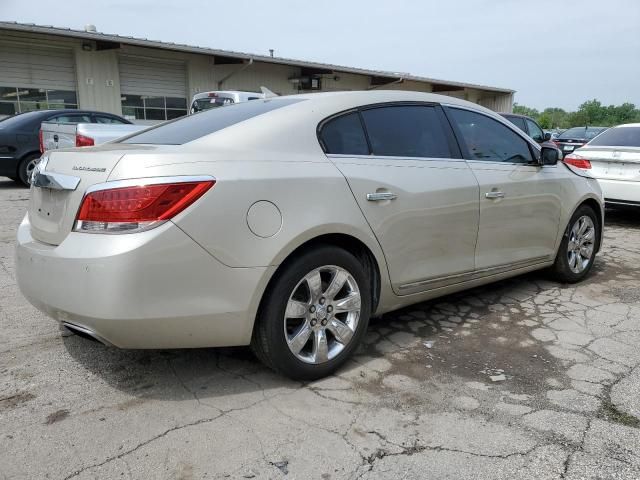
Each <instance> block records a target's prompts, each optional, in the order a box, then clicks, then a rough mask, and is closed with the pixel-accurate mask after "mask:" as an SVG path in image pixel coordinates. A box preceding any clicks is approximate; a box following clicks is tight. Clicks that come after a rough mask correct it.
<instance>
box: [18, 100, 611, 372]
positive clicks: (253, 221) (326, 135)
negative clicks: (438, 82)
mask: <svg viewBox="0 0 640 480" xmlns="http://www.w3.org/2000/svg"><path fill="white" fill-rule="evenodd" d="M602 205H603V201H602V194H601V191H600V188H599V186H598V183H597V181H596V180H594V179H591V178H588V177H585V176H584V173H583V172H581V171H580V170H578V169H575V168H574V167H572V166H570V165H566V164H564V163H558V159H557V151H556V150H555V149H545V148H543V149H541V148H540V147H539V146H538V145H537V144H536V143H535V142H534V141H533V140H531V139H530V138H529V137H527V136H526V135H525V134H524V133H523V132H521V131H520V130H518V129H517V128H516V127H514V126H513V125H511V124H510V123H509V122H508V121H506V120H504V119H503V118H502V117H500V116H498V115H497V114H495V113H493V112H491V111H489V110H487V109H485V108H483V107H480V106H478V105H475V104H472V103H468V102H465V101H462V100H457V99H455V98H451V97H445V96H439V95H432V94H426V93H416V92H400V91H369V92H340V93H322V94H312V95H298V96H290V97H278V98H271V99H265V100H253V101H251V102H247V103H240V104H237V105H233V106H228V107H224V108H218V109H214V110H209V111H206V112H202V113H199V114H196V115H192V116H189V117H186V118H181V119H178V120H175V121H172V122H168V123H165V124H162V125H160V126H157V127H153V128H150V129H148V130H145V131H143V132H141V133H136V134H133V135H131V136H129V137H126V138H124V139H120V140H119V141H116V142H115V143H110V144H106V145H103V146H99V147H92V148H82V149H71V150H66V151H64V150H63V151H55V152H51V153H46V154H45V155H44V156H43V158H42V161H41V162H40V164H39V165H38V167H37V169H36V171H35V172H34V175H33V178H32V187H31V200H30V205H29V211H28V214H27V215H26V217H25V218H24V220H23V222H22V224H21V225H20V227H19V230H18V242H17V275H18V281H19V285H20V288H21V289H22V292H23V293H24V295H25V296H26V297H27V298H28V299H29V300H30V301H31V302H32V303H33V304H34V305H35V306H36V307H38V308H39V309H41V310H42V311H44V312H46V313H47V314H49V315H50V316H51V317H53V318H54V319H56V320H57V321H59V322H61V323H62V324H63V325H65V326H66V327H67V328H69V329H71V330H73V331H75V332H76V333H78V334H81V335H85V336H90V337H93V338H94V339H97V340H99V341H101V342H103V343H105V344H110V345H114V346H116V347H121V348H185V347H217V346H231V345H249V344H250V345H251V346H252V347H253V350H254V351H255V352H256V354H257V356H258V357H259V358H260V359H261V360H262V361H264V362H265V363H266V364H267V365H269V366H270V367H272V368H274V369H275V370H277V371H279V372H282V373H284V374H285V375H288V376H290V377H294V378H301V379H313V378H318V377H322V376H324V375H327V374H329V373H330V372H332V371H333V370H335V369H336V368H337V367H338V366H340V365H341V364H342V363H344V362H345V360H347V359H348V358H349V356H350V355H351V354H352V353H353V351H354V350H355V348H356V347H357V346H358V344H359V343H360V341H361V339H362V337H363V335H364V334H365V331H366V329H367V323H368V321H369V317H370V316H371V315H380V314H382V313H384V312H387V311H390V310H394V309H397V308H399V307H402V306H405V305H409V304H412V303H416V302H420V301H423V300H426V299H430V298H433V297H437V296H440V295H445V294H448V293H452V292H456V291H459V290H463V289H467V288H470V287H474V286H477V285H482V284H485V283H489V282H493V281H496V280H500V279H503V278H506V277H510V276H514V275H519V274H522V273H524V272H529V271H532V270H537V269H542V268H549V269H550V271H551V272H552V273H553V275H555V277H556V278H557V279H558V280H559V281H562V282H577V281H580V280H582V279H583V278H584V277H585V276H586V275H587V274H588V272H589V270H590V269H591V266H592V264H593V261H594V257H595V254H596V252H597V251H598V249H599V248H600V242H601V235H602V224H603V207H602Z"/></svg>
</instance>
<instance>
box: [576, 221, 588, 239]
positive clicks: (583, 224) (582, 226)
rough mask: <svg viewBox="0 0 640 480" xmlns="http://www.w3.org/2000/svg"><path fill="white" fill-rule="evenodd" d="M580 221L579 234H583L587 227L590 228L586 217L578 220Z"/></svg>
mask: <svg viewBox="0 0 640 480" xmlns="http://www.w3.org/2000/svg"><path fill="white" fill-rule="evenodd" d="M578 223H579V225H580V226H579V227H578V236H580V237H581V236H582V235H584V232H585V231H586V230H587V228H589V224H588V223H587V221H586V219H585V218H584V217H582V218H581V219H580V220H578Z"/></svg>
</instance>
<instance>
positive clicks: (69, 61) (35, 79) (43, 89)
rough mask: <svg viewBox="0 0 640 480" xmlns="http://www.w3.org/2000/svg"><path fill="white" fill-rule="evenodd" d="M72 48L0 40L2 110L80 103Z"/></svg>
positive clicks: (9, 110) (0, 105) (72, 106)
mask: <svg viewBox="0 0 640 480" xmlns="http://www.w3.org/2000/svg"><path fill="white" fill-rule="evenodd" d="M74 66H75V62H74V57H73V51H72V50H70V49H58V48H46V47H33V46H23V45H13V44H5V43H0V114H12V113H16V112H19V111H27V110H36V109H39V108H52V107H58V108H62V107H67V108H76V107H77V103H78V102H77V97H76V74H75V68H74Z"/></svg>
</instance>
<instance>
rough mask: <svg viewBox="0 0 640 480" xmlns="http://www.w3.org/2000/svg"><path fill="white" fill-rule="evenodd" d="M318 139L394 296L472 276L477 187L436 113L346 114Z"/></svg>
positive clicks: (383, 108) (405, 108) (429, 108)
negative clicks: (363, 222) (347, 190)
mask: <svg viewBox="0 0 640 480" xmlns="http://www.w3.org/2000/svg"><path fill="white" fill-rule="evenodd" d="M320 139H321V142H322V143H323V148H324V149H325V152H326V153H327V154H328V156H329V157H330V158H331V160H332V161H333V162H334V163H335V165H336V166H337V167H338V168H339V169H340V171H341V172H342V173H343V174H344V176H345V177H346V179H347V181H348V182H349V186H350V187H351V190H352V192H353V194H354V196H355V199H356V201H357V202H358V205H359V206H360V208H361V210H362V211H363V213H364V215H365V217H366V218H367V221H368V222H369V225H370V226H371V228H372V230H373V232H374V233H375V235H376V237H377V239H378V241H379V242H380V245H381V247H382V249H383V251H384V255H385V258H386V260H387V265H388V267H389V273H390V276H391V282H392V285H393V288H394V290H395V291H396V293H398V294H401V295H402V294H410V293H415V292H419V291H424V290H428V289H431V288H437V287H440V286H444V285H447V284H451V283H456V282H458V281H460V280H459V277H456V275H457V274H464V273H468V272H472V271H473V269H474V253H475V244H476V235H477V230H478V184H477V182H476V180H475V178H474V176H473V173H472V172H471V170H470V168H469V166H468V165H467V164H466V162H465V161H464V160H463V159H462V158H461V155H460V152H459V149H458V147H457V144H456V143H455V138H454V137H453V135H452V132H451V129H450V126H449V125H448V123H447V120H446V117H445V116H444V113H443V111H442V109H441V107H440V106H438V105H432V104H379V105H373V106H369V107H366V108H361V109H359V110H354V111H351V112H346V113H343V114H341V115H339V116H336V117H334V118H332V119H329V120H328V121H325V122H324V123H323V124H322V125H321V127H320Z"/></svg>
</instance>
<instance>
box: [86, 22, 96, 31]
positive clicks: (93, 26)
mask: <svg viewBox="0 0 640 480" xmlns="http://www.w3.org/2000/svg"><path fill="white" fill-rule="evenodd" d="M84 31H85V32H89V33H96V32H97V30H96V26H95V25H93V24H92V23H88V24H86V25H85V26H84Z"/></svg>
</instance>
